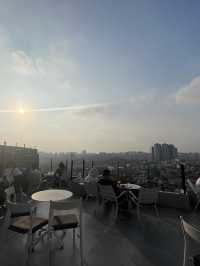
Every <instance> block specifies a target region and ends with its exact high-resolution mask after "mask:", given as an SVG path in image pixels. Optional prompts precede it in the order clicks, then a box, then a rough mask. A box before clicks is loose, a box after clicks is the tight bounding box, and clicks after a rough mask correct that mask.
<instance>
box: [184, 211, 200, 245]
mask: <svg viewBox="0 0 200 266" xmlns="http://www.w3.org/2000/svg"><path fill="white" fill-rule="evenodd" d="M180 219H181V225H182V229H183V233H184V237H185V236H186V235H188V236H190V237H191V238H192V239H193V240H195V241H197V242H198V243H200V231H199V230H198V229H197V228H195V227H194V226H193V225H191V224H189V223H188V222H186V221H185V220H184V219H183V217H182V216H181V217H180Z"/></svg>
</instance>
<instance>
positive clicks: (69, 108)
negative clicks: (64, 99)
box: [0, 103, 113, 113]
mask: <svg viewBox="0 0 200 266" xmlns="http://www.w3.org/2000/svg"><path fill="white" fill-rule="evenodd" d="M110 105H113V104H111V103H99V104H88V105H72V106H62V107H47V108H33V109H26V108H22V107H20V108H19V109H0V113H22V112H23V113H34V112H57V111H71V112H73V111H74V112H76V111H82V110H87V109H93V110H94V109H98V108H104V107H107V106H110Z"/></svg>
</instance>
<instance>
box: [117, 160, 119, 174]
mask: <svg viewBox="0 0 200 266" xmlns="http://www.w3.org/2000/svg"><path fill="white" fill-rule="evenodd" d="M117 177H119V161H117Z"/></svg>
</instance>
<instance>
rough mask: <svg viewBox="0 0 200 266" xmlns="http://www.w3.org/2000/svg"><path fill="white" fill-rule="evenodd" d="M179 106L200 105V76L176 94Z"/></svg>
mask: <svg viewBox="0 0 200 266" xmlns="http://www.w3.org/2000/svg"><path fill="white" fill-rule="evenodd" d="M175 100H176V103H178V104H199V103H200V76H197V77H195V78H193V79H192V80H191V81H190V82H189V83H188V84H187V85H186V86H184V87H183V88H181V89H180V90H179V91H178V92H177V93H176V94H175Z"/></svg>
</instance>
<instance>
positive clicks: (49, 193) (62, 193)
mask: <svg viewBox="0 0 200 266" xmlns="http://www.w3.org/2000/svg"><path fill="white" fill-rule="evenodd" d="M72 195H73V193H72V192H71V191H68V190H62V189H48V190H43V191H38V192H36V193H34V194H33V195H32V196H31V198H32V199H33V200H36V201H45V202H47V201H59V200H65V199H68V198H70V197H71V196H72Z"/></svg>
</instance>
